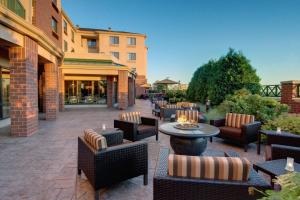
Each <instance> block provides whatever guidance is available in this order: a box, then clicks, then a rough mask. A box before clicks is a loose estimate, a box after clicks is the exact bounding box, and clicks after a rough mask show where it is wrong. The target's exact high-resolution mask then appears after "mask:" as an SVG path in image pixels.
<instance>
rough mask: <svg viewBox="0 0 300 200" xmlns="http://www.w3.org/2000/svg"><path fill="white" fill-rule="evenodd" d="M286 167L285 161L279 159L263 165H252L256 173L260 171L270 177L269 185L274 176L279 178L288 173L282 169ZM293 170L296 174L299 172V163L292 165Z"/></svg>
mask: <svg viewBox="0 0 300 200" xmlns="http://www.w3.org/2000/svg"><path fill="white" fill-rule="evenodd" d="M285 166H286V159H279V160H271V161H266V162H263V163H256V164H253V168H254V169H255V170H256V171H257V172H258V171H261V172H263V173H265V174H267V175H269V176H270V177H271V184H273V183H272V180H273V179H274V178H275V177H276V176H280V175H283V174H286V173H288V171H286V170H285V169H284V168H285ZM294 168H295V171H296V172H300V164H299V163H294Z"/></svg>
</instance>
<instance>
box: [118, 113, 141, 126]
mask: <svg viewBox="0 0 300 200" xmlns="http://www.w3.org/2000/svg"><path fill="white" fill-rule="evenodd" d="M120 120H123V121H127V122H133V123H136V124H141V123H142V119H141V113H140V112H127V113H122V114H120Z"/></svg>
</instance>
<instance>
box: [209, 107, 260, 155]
mask: <svg viewBox="0 0 300 200" xmlns="http://www.w3.org/2000/svg"><path fill="white" fill-rule="evenodd" d="M229 115H233V116H235V115H238V116H239V117H235V118H230V117H229ZM241 117H243V118H245V117H250V118H252V120H250V121H251V122H249V123H243V122H241V120H239V119H241ZM229 121H239V122H238V123H237V122H233V124H234V125H236V124H239V126H233V125H232V123H231V122H229ZM210 124H211V125H213V126H216V127H219V128H220V134H219V135H217V136H216V137H220V138H223V139H226V140H229V141H231V142H235V143H237V144H240V145H243V146H244V150H245V152H247V150H248V144H250V143H252V142H255V141H257V135H258V132H259V130H260V127H261V122H258V121H254V116H251V115H244V114H236V113H227V114H226V118H225V119H218V120H211V121H210ZM210 140H211V142H212V138H211V139H210Z"/></svg>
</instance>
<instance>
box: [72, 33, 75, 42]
mask: <svg viewBox="0 0 300 200" xmlns="http://www.w3.org/2000/svg"><path fill="white" fill-rule="evenodd" d="M71 37H72V42H74V38H75V34H74V31H72V32H71Z"/></svg>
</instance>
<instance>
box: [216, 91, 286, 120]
mask: <svg viewBox="0 0 300 200" xmlns="http://www.w3.org/2000/svg"><path fill="white" fill-rule="evenodd" d="M218 109H219V111H220V113H224V114H225V113H228V112H233V113H241V114H249V115H254V116H255V119H256V120H258V121H261V122H262V123H266V122H267V121H269V120H273V119H275V118H277V117H278V116H280V115H281V114H282V113H284V112H287V111H288V106H287V105H286V104H281V103H280V102H278V101H276V100H274V99H272V98H266V97H262V96H260V95H257V94H251V93H250V92H249V91H247V90H246V89H241V90H238V91H236V92H235V93H234V94H233V95H229V96H227V97H226V100H225V101H223V102H222V103H221V104H220V105H219V106H218Z"/></svg>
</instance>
